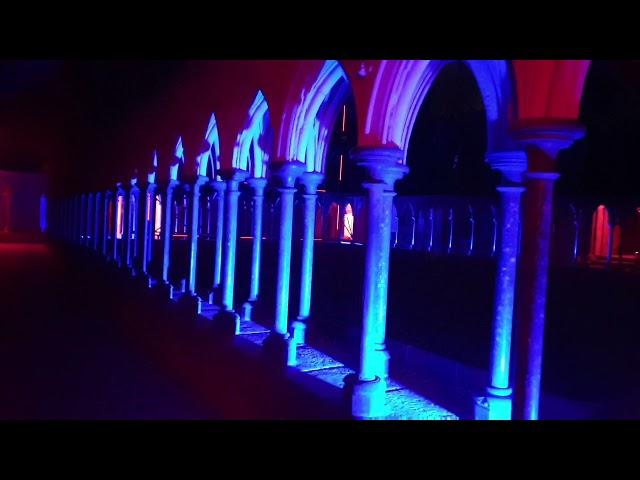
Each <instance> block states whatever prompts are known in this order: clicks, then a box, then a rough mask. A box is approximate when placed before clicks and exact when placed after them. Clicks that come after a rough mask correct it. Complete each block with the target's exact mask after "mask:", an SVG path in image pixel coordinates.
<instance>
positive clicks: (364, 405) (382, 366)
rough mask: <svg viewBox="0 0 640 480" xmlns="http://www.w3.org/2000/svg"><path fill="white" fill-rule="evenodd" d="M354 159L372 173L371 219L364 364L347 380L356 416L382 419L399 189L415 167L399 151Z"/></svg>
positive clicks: (361, 152)
mask: <svg viewBox="0 0 640 480" xmlns="http://www.w3.org/2000/svg"><path fill="white" fill-rule="evenodd" d="M351 156H352V158H356V159H358V160H360V161H359V163H358V165H360V166H362V167H364V168H365V169H366V170H367V177H368V178H367V180H366V181H365V182H364V183H363V186H364V188H365V189H366V190H367V217H368V218H367V241H366V244H365V248H366V251H365V264H364V267H365V269H364V288H363V312H362V314H363V318H362V339H361V344H360V365H359V368H358V375H357V379H353V381H350V380H349V379H347V385H349V388H352V389H353V390H352V397H351V412H352V415H353V416H354V418H363V419H364V418H379V417H384V416H386V415H387V413H388V411H387V407H386V390H387V377H388V371H389V354H388V352H387V349H386V345H385V335H386V320H387V290H388V283H389V251H390V248H391V216H392V208H393V197H394V196H395V191H394V185H395V182H396V181H397V180H399V179H401V178H402V177H403V176H404V175H406V173H407V172H408V171H409V169H408V168H407V167H406V166H405V165H403V164H402V163H401V162H402V158H403V155H402V152H401V151H400V150H399V149H396V148H384V147H380V148H357V149H354V151H353V153H352V155H351Z"/></svg>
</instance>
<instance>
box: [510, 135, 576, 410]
mask: <svg viewBox="0 0 640 480" xmlns="http://www.w3.org/2000/svg"><path fill="white" fill-rule="evenodd" d="M582 134H583V130H582V129H580V128H575V127H574V128H571V127H569V126H567V125H563V126H559V127H555V128H554V127H551V128H540V127H537V128H532V129H527V130H521V131H518V132H516V136H517V138H518V139H519V141H520V142H521V143H522V144H523V145H524V146H525V147H526V151H527V157H528V171H527V172H526V173H525V187H526V193H525V196H524V201H523V222H522V226H523V232H522V233H523V235H522V244H521V252H520V267H519V272H518V284H517V287H516V307H515V309H516V316H515V318H516V325H515V332H516V339H517V344H516V347H517V350H516V368H515V379H514V387H515V388H514V398H513V418H514V419H517V420H537V419H538V416H539V405H540V393H541V392H540V384H541V376H542V354H543V344H544V323H545V310H546V301H547V275H548V269H549V247H550V243H551V221H552V215H553V185H554V182H555V181H556V179H557V178H558V176H559V175H558V174H557V173H555V172H554V170H555V159H556V156H557V153H558V151H559V150H560V149H562V148H566V147H568V146H569V145H571V143H572V142H573V141H574V140H575V139H577V138H579V137H580V136H582Z"/></svg>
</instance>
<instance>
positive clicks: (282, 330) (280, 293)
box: [273, 187, 296, 336]
mask: <svg viewBox="0 0 640 480" xmlns="http://www.w3.org/2000/svg"><path fill="white" fill-rule="evenodd" d="M278 191H279V192H280V229H279V233H280V241H279V245H278V280H277V283H276V315H275V322H274V326H273V328H274V331H275V332H276V333H277V334H279V335H282V336H285V335H286V334H287V327H288V325H287V324H288V314H289V280H290V276H291V233H292V230H293V228H292V227H293V195H294V193H295V191H296V189H295V188H293V187H283V188H279V189H278Z"/></svg>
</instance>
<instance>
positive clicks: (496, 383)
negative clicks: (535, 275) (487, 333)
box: [490, 186, 524, 396]
mask: <svg viewBox="0 0 640 480" xmlns="http://www.w3.org/2000/svg"><path fill="white" fill-rule="evenodd" d="M498 191H499V192H500V203H501V208H500V225H501V229H500V233H499V235H500V250H499V251H498V258H497V271H496V286H495V289H496V290H495V307H494V315H493V331H492V346H491V358H490V391H491V392H490V393H494V394H500V393H503V394H504V395H505V396H506V395H509V394H510V393H511V389H510V388H509V365H510V358H511V330H512V325H513V304H514V296H515V285H516V267H517V257H518V238H519V236H520V233H519V230H520V227H519V223H520V196H521V194H522V192H523V191H524V188H523V187H519V186H501V187H498ZM493 390H503V391H504V392H499V391H497V392H496V391H493Z"/></svg>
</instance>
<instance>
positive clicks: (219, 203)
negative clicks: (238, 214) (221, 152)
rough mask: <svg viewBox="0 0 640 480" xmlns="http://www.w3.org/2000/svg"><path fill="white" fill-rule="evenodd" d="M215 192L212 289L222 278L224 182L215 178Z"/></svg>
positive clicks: (218, 285)
mask: <svg viewBox="0 0 640 480" xmlns="http://www.w3.org/2000/svg"><path fill="white" fill-rule="evenodd" d="M213 188H214V189H215V192H216V245H215V248H216V250H215V259H214V263H213V290H215V289H217V288H219V287H220V282H221V280H222V243H223V241H222V236H223V234H224V191H225V190H226V185H225V184H224V182H222V181H219V180H216V181H214V182H213Z"/></svg>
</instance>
